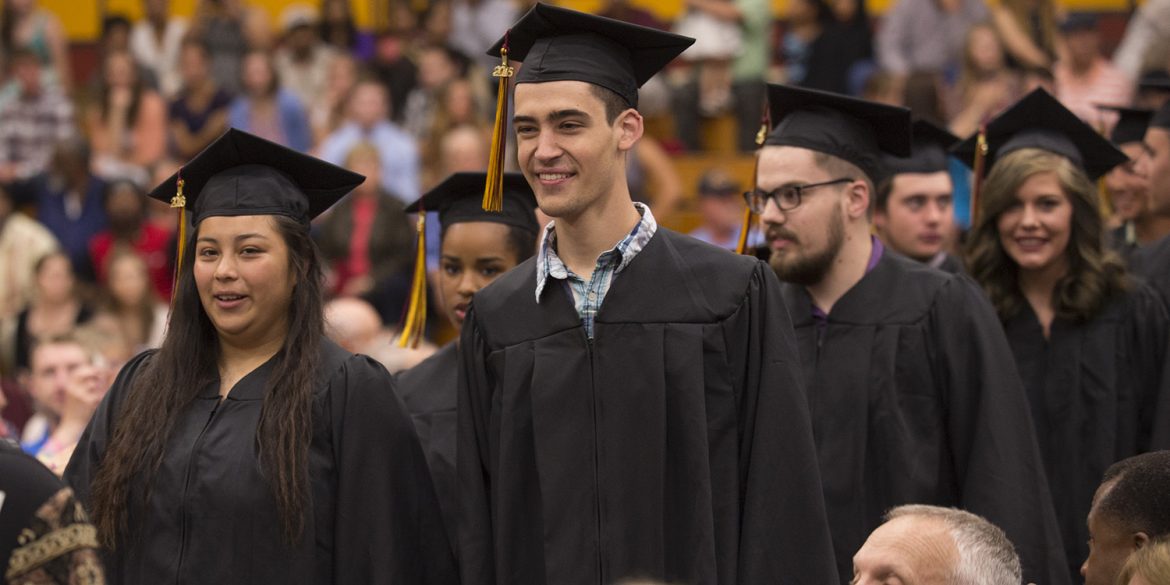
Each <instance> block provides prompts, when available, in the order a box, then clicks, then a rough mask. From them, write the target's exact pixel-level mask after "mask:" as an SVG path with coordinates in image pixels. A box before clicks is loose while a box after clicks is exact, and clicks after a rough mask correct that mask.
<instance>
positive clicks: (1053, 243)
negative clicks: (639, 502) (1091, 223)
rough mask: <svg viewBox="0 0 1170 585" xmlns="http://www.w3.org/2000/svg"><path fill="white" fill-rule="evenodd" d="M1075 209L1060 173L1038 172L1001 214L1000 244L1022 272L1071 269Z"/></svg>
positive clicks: (1021, 188)
mask: <svg viewBox="0 0 1170 585" xmlns="http://www.w3.org/2000/svg"><path fill="white" fill-rule="evenodd" d="M1072 220H1073V206H1072V201H1070V200H1069V197H1068V194H1066V193H1065V192H1064V189H1063V188H1061V185H1060V180H1059V179H1058V178H1057V176H1056V173H1054V172H1050V171H1046V172H1041V173H1036V174H1034V175H1032V176H1030V177H1028V178H1027V179H1025V180H1024V182H1023V183H1022V184H1020V186H1019V188H1017V189H1016V201H1015V203H1013V204H1012V205H1011V206H1010V207H1008V208H1007V209H1006V210H1005V211H1004V212H1003V213H1001V214H1000V215H999V218H998V219H997V220H996V227H997V228H998V230H999V241H1000V245H1002V246H1003V249H1004V252H1006V253H1007V255H1008V256H1009V257H1010V258H1011V259H1012V261H1014V262H1015V263H1016V264H1017V265H1018V266H1019V268H1020V270H1021V271H1025V272H1028V271H1048V270H1058V271H1063V270H1065V269H1067V267H1068V255H1067V253H1066V252H1067V250H1068V243H1069V239H1070V235H1071V234H1072Z"/></svg>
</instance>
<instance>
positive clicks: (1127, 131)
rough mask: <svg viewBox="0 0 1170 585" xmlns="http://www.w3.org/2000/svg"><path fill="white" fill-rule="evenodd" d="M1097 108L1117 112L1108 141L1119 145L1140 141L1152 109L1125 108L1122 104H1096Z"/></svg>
mask: <svg viewBox="0 0 1170 585" xmlns="http://www.w3.org/2000/svg"><path fill="white" fill-rule="evenodd" d="M1097 109H1099V110H1103V111H1106V112H1117V123H1116V124H1114V125H1113V132H1111V133H1110V134H1109V141H1110V142H1112V143H1113V144H1116V145H1118V146H1121V145H1122V144H1127V143H1130V142H1141V141H1142V139H1143V138H1144V137H1145V135H1146V128H1147V127H1148V126H1149V125H1150V118H1152V117H1153V116H1154V111H1153V110H1144V109H1138V108H1126V107H1122V106H1106V105H1102V104H1097Z"/></svg>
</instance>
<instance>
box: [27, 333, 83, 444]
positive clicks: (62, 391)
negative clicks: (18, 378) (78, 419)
mask: <svg viewBox="0 0 1170 585" xmlns="http://www.w3.org/2000/svg"><path fill="white" fill-rule="evenodd" d="M72 332H73V330H72V328H69V329H67V330H64V331H60V332H57V333H54V334H52V335H47V336H45V337H42V338H40V339H39V340H38V341H37V342H36V343H35V344H34V345H33V347H32V353H31V354H30V356H29V357H30V358H31V361H30V363H29V367H28V376H27V383H26V387H27V389H28V395H29V397H30V398H32V401H33V408H34V409H35V411H36V414H35V415H33V417H32V418H31V419H29V421H28V423H27V424H25V426H24V432H23V434H22V436H21V447H22V448H23V449H24V451H25V453H28V454H29V455H32V456H34V457H37V458H40V457H41V456H42V455H44V456H46V457H48V456H51V455H52V454H53V453H56V452H57V451H58V450H59V449H58V448H59V447H60V446H61V445H60V444H53V443H51V442H50V438H51V437H52V436H53V434H54V433H55V432H56V431H57V427H58V425H59V424H60V423H61V420H62V416H63V414H64V413H65V406H66V403H67V402H68V400H69V387H70V385H71V384H72V383H73V375H74V373H75V372H77V370H78V369H79V368H81V367H82V366H86V365H90V364H91V362H92V360H91V358H90V354H89V352H88V351H86V348H85V347H83V346H82V345H81V344H80V343H79V342H78V341H77V339H76V338H74V337H73V335H72ZM86 422H89V421H88V420H87V421H86ZM79 435H80V433H79ZM42 462H43V460H42Z"/></svg>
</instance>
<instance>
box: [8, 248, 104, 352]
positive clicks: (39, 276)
mask: <svg viewBox="0 0 1170 585" xmlns="http://www.w3.org/2000/svg"><path fill="white" fill-rule="evenodd" d="M35 278H36V280H35V288H34V292H33V295H32V297H31V300H30V301H29V304H28V305H27V306H26V307H25V308H24V309H23V310H22V311H20V312H19V313H17V314H16V315H15V316H14V317H11V318H9V319H6V320H5V321H4V323H3V329H2V331H0V359H3V361H4V363H5V364H6V367H5V370H6V371H22V370H25V369H27V368H28V367H29V354H30V353H31V351H32V346H33V345H34V344H35V343H36V340H37V339H42V338H47V337H53V336H55V335H64V334H66V333H69V332H70V331H72V330H73V328H74V327H75V326H77V325H78V324H80V323H84V322H86V321H88V320H89V318H90V317H91V316H92V315H93V312H92V310H91V309H90V307H89V304H88V303H87V302H86V301H85V300H84V299H83V298H82V296H81V294H80V293H79V290H78V286H77V280H76V279H75V278H74V276H73V266H72V264H71V263H70V262H69V257H68V256H66V255H65V254H64V253H63V252H53V253H51V254H48V255H46V256H43V257H41V259H40V261H38V262H37V264H36V276H35Z"/></svg>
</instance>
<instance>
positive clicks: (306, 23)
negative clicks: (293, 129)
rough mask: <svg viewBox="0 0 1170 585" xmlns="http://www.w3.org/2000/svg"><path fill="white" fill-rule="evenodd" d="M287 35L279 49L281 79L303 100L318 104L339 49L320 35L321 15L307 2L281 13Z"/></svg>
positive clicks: (278, 63)
mask: <svg viewBox="0 0 1170 585" xmlns="http://www.w3.org/2000/svg"><path fill="white" fill-rule="evenodd" d="M281 24H282V25H283V26H282V30H283V39H282V40H281V46H280V49H279V50H277V52H276V70H277V71H278V72H279V75H280V79H281V81H282V82H283V84H284V87H285V88H287V89H288V90H289V91H290V92H292V94H293V95H295V96H296V97H297V99H298V100H300V103H302V104H315V103H317V101H318V100H320V99H321V97H322V96H323V95H324V94H325V88H326V84H327V83H328V80H329V68H330V67H332V66H333V60H334V58H335V57H336V53H337V51H336V49H335V48H334V47H332V46H331V45H329V44H327V43H326V42H324V41H323V40H321V37H320V35H319V32H320V16H319V14H318V12H317V10H316V9H315V8H313V7H312V6H309V5H306V4H293V5H291V6H288V7H287V8H285V9H284V12H283V13H282V14H281Z"/></svg>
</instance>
